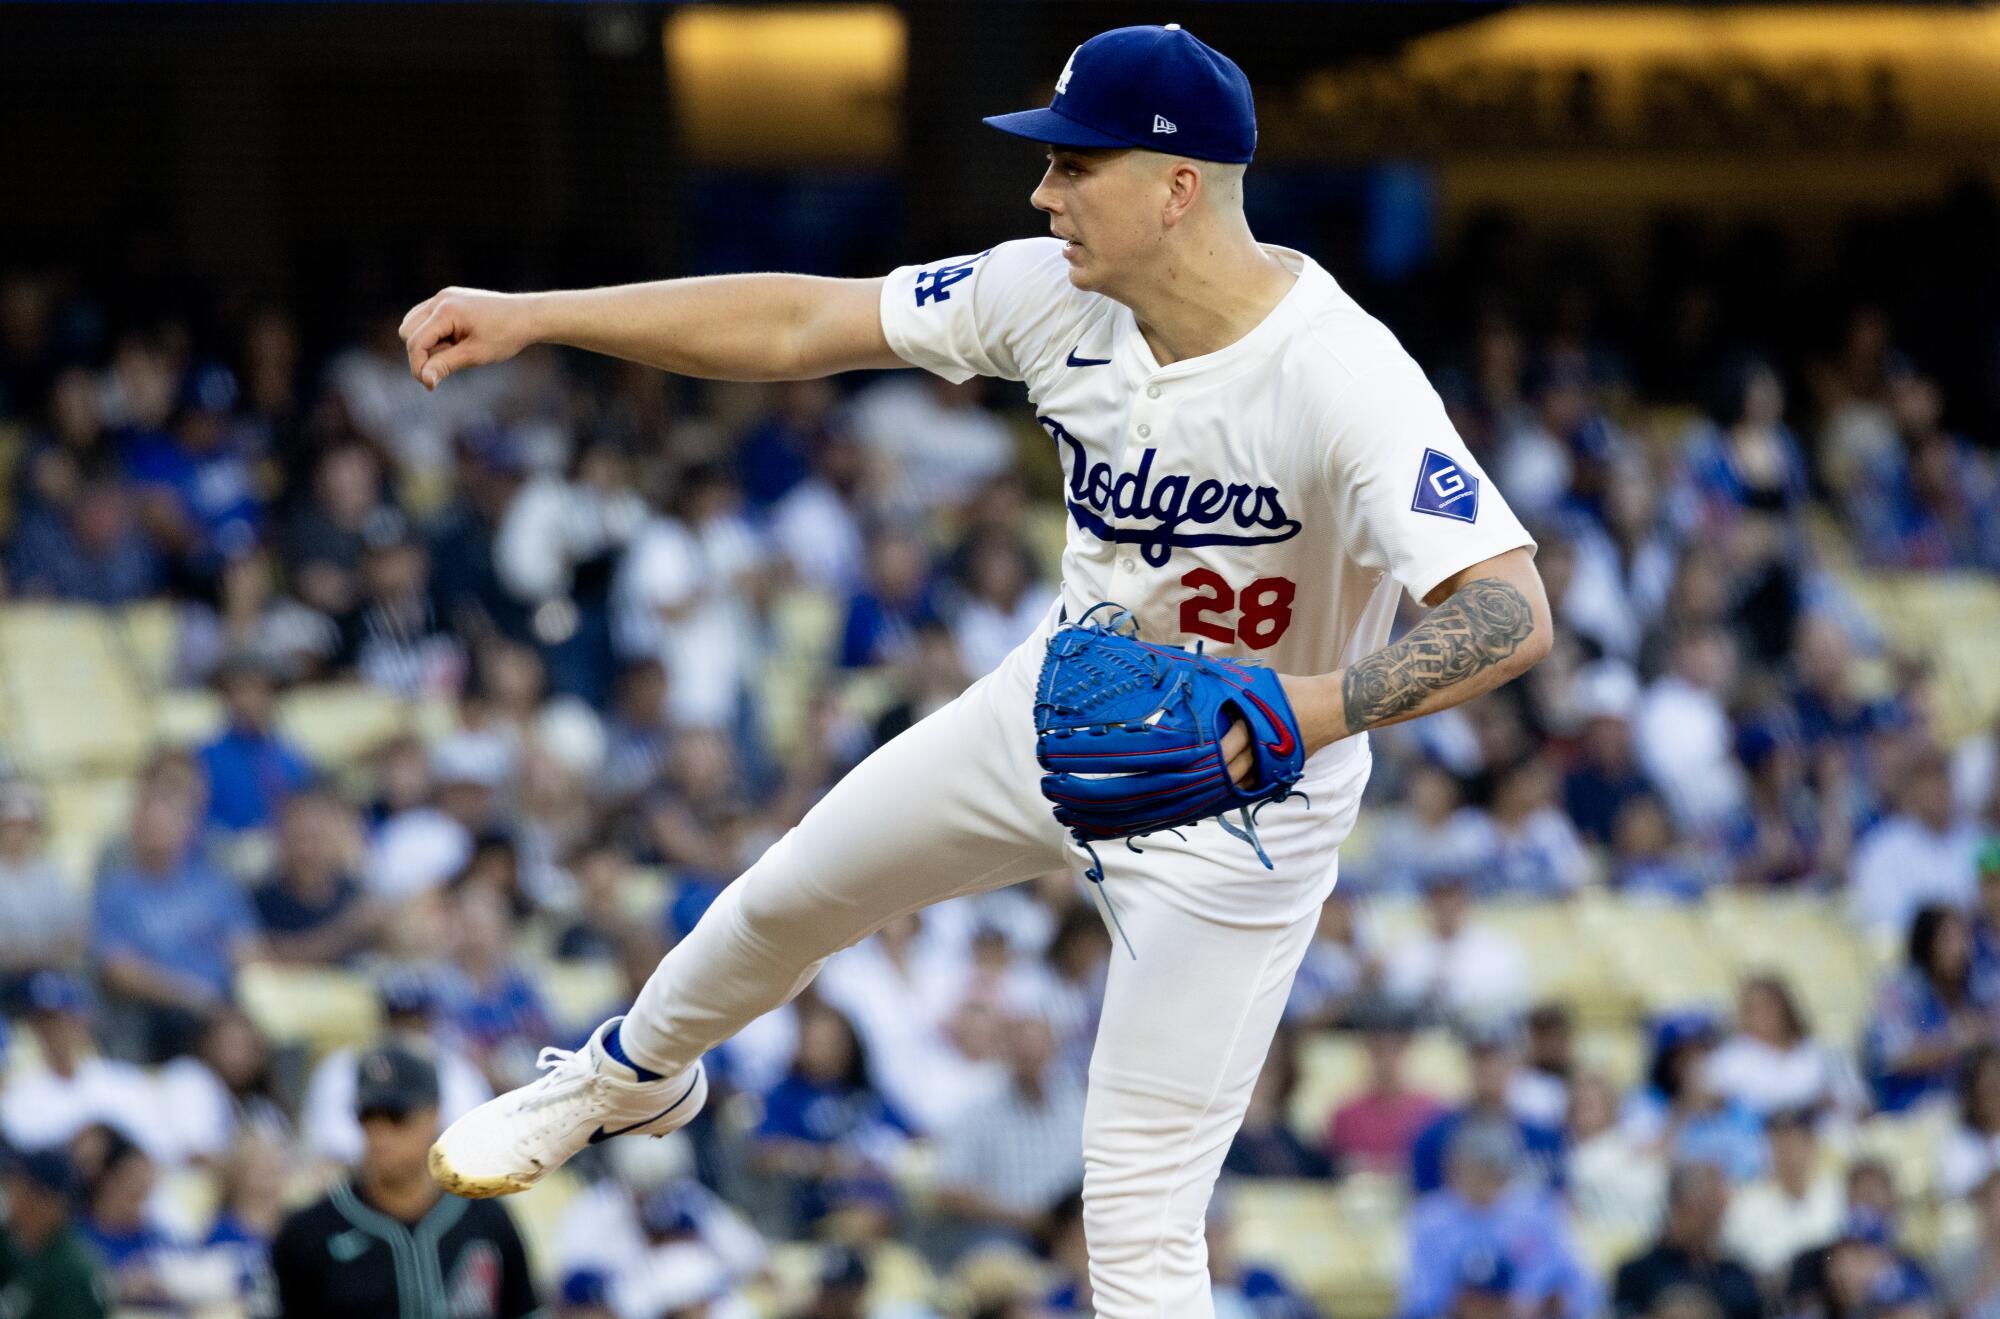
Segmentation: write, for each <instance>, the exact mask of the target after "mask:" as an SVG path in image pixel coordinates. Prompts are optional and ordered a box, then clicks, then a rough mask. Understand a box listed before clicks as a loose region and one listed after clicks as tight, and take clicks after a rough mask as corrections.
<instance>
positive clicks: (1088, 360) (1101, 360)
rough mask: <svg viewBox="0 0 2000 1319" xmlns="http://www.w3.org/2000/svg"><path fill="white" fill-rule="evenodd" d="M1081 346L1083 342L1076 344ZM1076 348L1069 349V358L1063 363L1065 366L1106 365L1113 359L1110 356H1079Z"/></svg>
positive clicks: (1078, 346)
mask: <svg viewBox="0 0 2000 1319" xmlns="http://www.w3.org/2000/svg"><path fill="white" fill-rule="evenodd" d="M1081 347H1083V345H1082V344H1078V345H1077V346H1076V348H1081ZM1076 348H1072V349H1070V350H1069V360H1068V361H1066V362H1064V363H1063V365H1064V366H1104V365H1107V364H1108V363H1109V362H1110V361H1111V359H1110V358H1108V357H1078V356H1077V355H1076Z"/></svg>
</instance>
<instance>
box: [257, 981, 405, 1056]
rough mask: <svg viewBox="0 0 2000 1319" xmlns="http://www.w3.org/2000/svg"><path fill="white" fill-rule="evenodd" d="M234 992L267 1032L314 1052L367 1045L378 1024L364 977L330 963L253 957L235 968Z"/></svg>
mask: <svg viewBox="0 0 2000 1319" xmlns="http://www.w3.org/2000/svg"><path fill="white" fill-rule="evenodd" d="M236 997H237V1000H238V1001H239V1002H240V1003H241V1004H242V1005H243V1010H244V1011H245V1012H247V1013H248V1014H249V1015H250V1019H251V1020H252V1021H254V1022H256V1023H257V1029H259V1030H261V1031H262V1032H264V1034H265V1035H266V1036H267V1037H268V1038H270V1039H271V1040H273V1041H275V1042H277V1043H279V1044H300V1045H304V1046H305V1048H306V1049H307V1051H308V1052H310V1053H311V1054H312V1055H313V1056H314V1057H318V1056H319V1055H320V1054H323V1053H327V1052H329V1051H331V1050H334V1049H339V1048H346V1047H360V1046H363V1045H366V1044H367V1043H368V1042H369V1041H371V1040H373V1039H374V1038H375V1036H376V1034H377V1032H378V1031H380V1029H381V1025H382V1006H381V1003H380V1001H379V1000H378V999H377V997H376V994H375V990H374V987H373V986H372V985H370V984H369V983H368V981H367V979H366V978H364V977H362V976H358V975H355V974H353V973H352V972H349V971H339V970H334V969H332V968H329V967H303V966H279V965H277V964H275V963H271V962H253V963H252V964H250V965H249V966H246V967H244V968H243V970H242V971H241V972H239V973H238V974H237V977H236Z"/></svg>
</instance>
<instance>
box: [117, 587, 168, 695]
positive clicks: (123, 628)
mask: <svg viewBox="0 0 2000 1319" xmlns="http://www.w3.org/2000/svg"><path fill="white" fill-rule="evenodd" d="M118 634H119V639H120V640H121V641H122V642H123V643H124V646H125V654H126V657H127V658H128V659H129V661H130V662H131V665H132V671H133V673H134V674H136V675H137V676H138V679H139V681H140V682H142V683H144V684H145V685H146V687H147V688H148V689H149V690H151V691H162V690H164V689H165V688H166V687H167V686H168V685H170V684H171V683H172V682H173V679H174V668H175V661H176V659H177V658H178V656H179V652H180V615H179V613H178V612H177V611H176V610H175V608H174V606H173V604H172V603H171V602H170V601H166V600H142V601H140V602H139V603H138V604H133V605H127V606H125V608H123V609H121V610H119V611H118Z"/></svg>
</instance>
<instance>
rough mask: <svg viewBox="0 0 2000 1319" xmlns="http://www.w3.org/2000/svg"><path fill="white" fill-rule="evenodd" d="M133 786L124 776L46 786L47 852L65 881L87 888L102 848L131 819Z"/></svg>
mask: <svg viewBox="0 0 2000 1319" xmlns="http://www.w3.org/2000/svg"><path fill="white" fill-rule="evenodd" d="M136 791H137V785H136V783H135V782H134V781H133V780H132V779H130V778H128V777H125V776H123V775H112V776H106V777H89V778H73V779H59V780H57V781H56V782H54V783H51V784H49V785H48V803H49V851H50V853H51V854H53V855H54V857H55V860H56V865H57V867H58V868H59V869H60V870H61V871H62V873H63V876H64V878H66V879H68V880H69V881H70V882H71V883H73V884H76V885H77V886H78V887H80V888H88V887H89V885H90V882H91V878H92V876H94V875H95V874H96V873H97V859H98V856H99V855H100V854H101V853H102V852H103V850H104V845H105V844H106V843H107V842H109V841H110V840H111V839H112V838H113V837H115V836H117V835H119V834H122V833H124V832H125V830H126V828H127V827H128V826H129V825H130V823H131V819H132V799H133V797H134V795H135V794H136Z"/></svg>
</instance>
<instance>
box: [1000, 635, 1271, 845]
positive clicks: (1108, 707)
mask: <svg viewBox="0 0 2000 1319" xmlns="http://www.w3.org/2000/svg"><path fill="white" fill-rule="evenodd" d="M1100 613H1105V614H1108V617H1107V618H1106V619H1105V620H1104V621H1102V622H1100V621H1098V615H1099V614H1100ZM1236 719H1241V720H1242V721H1243V722H1244V723H1245V724H1246V725H1247V726H1248V728H1249V731H1250V745H1251V748H1252V752H1253V754H1254V756H1255V758H1256V768H1255V772H1254V773H1253V774H1252V776H1251V780H1250V783H1249V784H1248V785H1247V786H1239V785H1238V784H1237V783H1236V782H1235V781H1234V780H1232V779H1231V778H1230V777H1229V767H1228V764H1227V762H1226V761H1225V760H1224V758H1223V754H1222V738H1223V735H1224V734H1225V733H1227V732H1228V731H1229V725H1230V723H1231V722H1232V721H1234V720H1236ZM1035 732H1036V740H1035V755H1036V758H1037V759H1039V760H1040V761H1041V763H1042V768H1043V769H1045V770H1047V771H1048V773H1046V774H1044V775H1043V776H1042V795H1043V796H1045V797H1047V798H1048V799H1049V800H1050V801H1051V802H1053V803H1055V814H1056V820H1057V821H1058V822H1059V823H1061V824H1063V825H1066V826H1067V827H1068V828H1069V831H1070V836H1071V837H1073V838H1075V839H1076V841H1077V842H1078V843H1079V844H1081V845H1082V846H1083V848H1084V850H1085V851H1086V852H1088V853H1089V854H1090V859H1091V869H1090V870H1089V871H1087V872H1086V875H1087V876H1088V877H1089V878H1091V879H1093V880H1101V879H1102V878H1103V877H1104V871H1103V866H1102V865H1101V864H1100V863H1099V862H1098V860H1097V852H1096V850H1095V847H1094V844H1096V843H1099V842H1102V841H1104V840H1105V839H1108V838H1123V839H1126V840H1127V845H1128V846H1130V845H1131V844H1130V840H1131V839H1133V838H1136V837H1138V836H1139V835H1141V834H1148V833H1153V832H1155V831H1157V830H1161V829H1180V828H1184V827H1186V826H1189V825H1192V824H1194V823H1195V822H1197V821H1199V820H1205V819H1208V818H1209V817H1211V816H1214V817H1216V820H1217V822H1218V823H1219V824H1221V825H1222V827H1223V828H1224V829H1226V830H1228V831H1229V832H1230V833H1231V834H1233V835H1235V836H1236V837H1238V838H1241V839H1242V840H1243V841H1244V842H1246V843H1248V844H1249V845H1250V846H1251V847H1252V848H1253V849H1255V851H1256V853H1257V858H1258V860H1260V861H1262V862H1263V863H1264V865H1265V866H1266V867H1269V866H1270V864H1271V858H1270V857H1269V856H1267V855H1266V854H1265V852H1264V848H1263V845H1262V844H1261V843H1259V842H1258V841H1257V831H1256V815H1257V811H1258V810H1259V809H1261V808H1262V807H1263V806H1264V805H1266V804H1267V803H1270V802H1274V801H1282V800H1284V799H1285V798H1286V797H1289V796H1291V795H1292V785H1293V784H1295V783H1297V782H1298V781H1299V774H1300V773H1301V771H1302V770H1303V769H1304V768H1305V749H1304V747H1303V746H1302V745H1301V744H1300V739H1299V725H1298V719H1297V718H1296V717H1295V716H1294V715H1293V714H1292V705H1291V702H1290V701H1288V700H1286V699H1285V692H1284V689H1283V688H1282V687H1281V686H1280V685H1279V683H1278V675H1277V674H1276V673H1273V672H1272V671H1271V670H1270V669H1267V668H1264V667H1263V666H1261V665H1252V664H1244V663H1240V662H1238V661H1235V660H1226V659H1217V658H1215V657H1213V656H1209V655H1204V654H1202V652H1201V648H1200V646H1199V644H1197V645H1196V647H1195V649H1194V650H1192V651H1189V650H1182V649H1180V648H1178V647H1174V646H1155V645H1149V644H1147V643H1146V642H1143V641H1141V640H1139V638H1138V629H1137V627H1136V625H1135V624H1134V623H1133V622H1132V616H1131V614H1129V613H1128V612H1126V611H1125V610H1123V609H1120V608H1118V606H1116V605H1112V604H1100V605H1096V606H1094V607H1093V608H1092V609H1090V610H1089V612H1087V613H1085V614H1084V616H1083V617H1082V618H1080V619H1078V620H1077V621H1076V622H1074V623H1066V624H1064V625H1063V626H1062V627H1059V628H1057V629H1056V633H1055V635H1054V636H1052V637H1050V638H1049V647H1048V652H1047V654H1046V655H1045V656H1044V657H1043V659H1042V673H1041V681H1040V683H1039V685H1038V686H1037V688H1036V692H1035ZM1230 811H1236V812H1240V819H1241V823H1240V824H1239V823H1237V822H1235V821H1232V820H1230V819H1228V818H1227V817H1226V815H1225V814H1224V813H1225V812H1230ZM1134 850H1136V849H1134Z"/></svg>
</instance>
